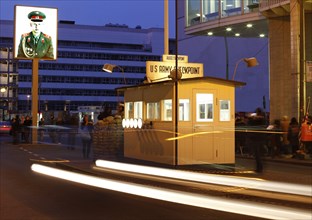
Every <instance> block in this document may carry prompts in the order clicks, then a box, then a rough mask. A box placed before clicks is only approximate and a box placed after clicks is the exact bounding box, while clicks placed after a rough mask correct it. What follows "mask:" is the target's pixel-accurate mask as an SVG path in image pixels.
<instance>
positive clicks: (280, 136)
mask: <svg viewBox="0 0 312 220" xmlns="http://www.w3.org/2000/svg"><path fill="white" fill-rule="evenodd" d="M236 126H238V127H239V126H247V127H249V126H250V129H249V130H250V132H248V133H245V132H237V134H236V147H242V146H247V147H248V150H249V153H251V154H252V155H254V157H255V160H256V172H262V171H263V164H262V160H261V157H262V156H263V155H264V154H266V155H268V156H271V157H276V156H277V157H279V156H281V155H285V156H286V155H287V156H289V157H296V155H297V153H298V151H299V150H300V136H299V135H300V124H299V122H298V120H297V119H296V118H295V117H292V118H291V119H290V120H289V119H288V117H287V116H284V117H283V118H282V119H281V120H274V123H273V124H272V125H268V123H267V120H266V116H265V113H264V112H263V111H262V109H261V108H257V109H256V114H255V115H252V116H250V117H245V118H241V117H237V119H236ZM252 128H255V130H254V129H252ZM256 128H258V130H257V129H256Z"/></svg>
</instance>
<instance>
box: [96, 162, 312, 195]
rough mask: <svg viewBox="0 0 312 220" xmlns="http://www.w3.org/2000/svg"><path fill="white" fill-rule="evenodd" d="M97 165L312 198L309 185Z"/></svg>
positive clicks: (126, 165)
mask: <svg viewBox="0 0 312 220" xmlns="http://www.w3.org/2000/svg"><path fill="white" fill-rule="evenodd" d="M95 164H96V166H99V167H103V168H109V169H114V170H121V171H127V172H133V173H140V174H146V175H153V176H161V177H167V178H174V179H180V180H188V181H195V182H201V183H212V184H218V185H226V186H236V187H245V188H249V189H257V190H264V191H272V192H280V193H288V194H295V195H303V196H312V190H311V186H307V185H300V184H291V183H281V182H273V181H264V180H260V179H247V178H239V177H230V176H221V175H213V174H203V173H194V172H188V171H182V170H170V169H165V168H157V167H148V166H142V165H134V164H126V163H119V162H113V161H107V160H97V161H95Z"/></svg>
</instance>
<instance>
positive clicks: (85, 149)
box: [79, 115, 93, 158]
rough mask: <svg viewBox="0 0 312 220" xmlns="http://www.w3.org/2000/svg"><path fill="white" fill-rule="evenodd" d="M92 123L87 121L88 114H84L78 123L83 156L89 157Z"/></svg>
mask: <svg viewBox="0 0 312 220" xmlns="http://www.w3.org/2000/svg"><path fill="white" fill-rule="evenodd" d="M92 130H93V123H92V122H90V121H89V117H88V115H84V117H83V120H82V122H81V125H80V129H79V133H80V136H81V141H82V155H83V158H89V156H90V151H91V143H92Z"/></svg>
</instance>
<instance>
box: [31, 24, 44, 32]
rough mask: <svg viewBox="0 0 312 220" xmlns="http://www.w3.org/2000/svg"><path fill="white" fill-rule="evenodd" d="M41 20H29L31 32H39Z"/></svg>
mask: <svg viewBox="0 0 312 220" xmlns="http://www.w3.org/2000/svg"><path fill="white" fill-rule="evenodd" d="M41 24H42V22H33V21H32V22H30V27H31V28H32V29H33V30H32V32H33V33H34V34H39V33H40V26H41Z"/></svg>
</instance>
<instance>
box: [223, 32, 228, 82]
mask: <svg viewBox="0 0 312 220" xmlns="http://www.w3.org/2000/svg"><path fill="white" fill-rule="evenodd" d="M224 44H225V63H226V66H225V68H226V70H225V79H227V80H228V79H229V47H228V42H227V36H226V32H225V35H224Z"/></svg>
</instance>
